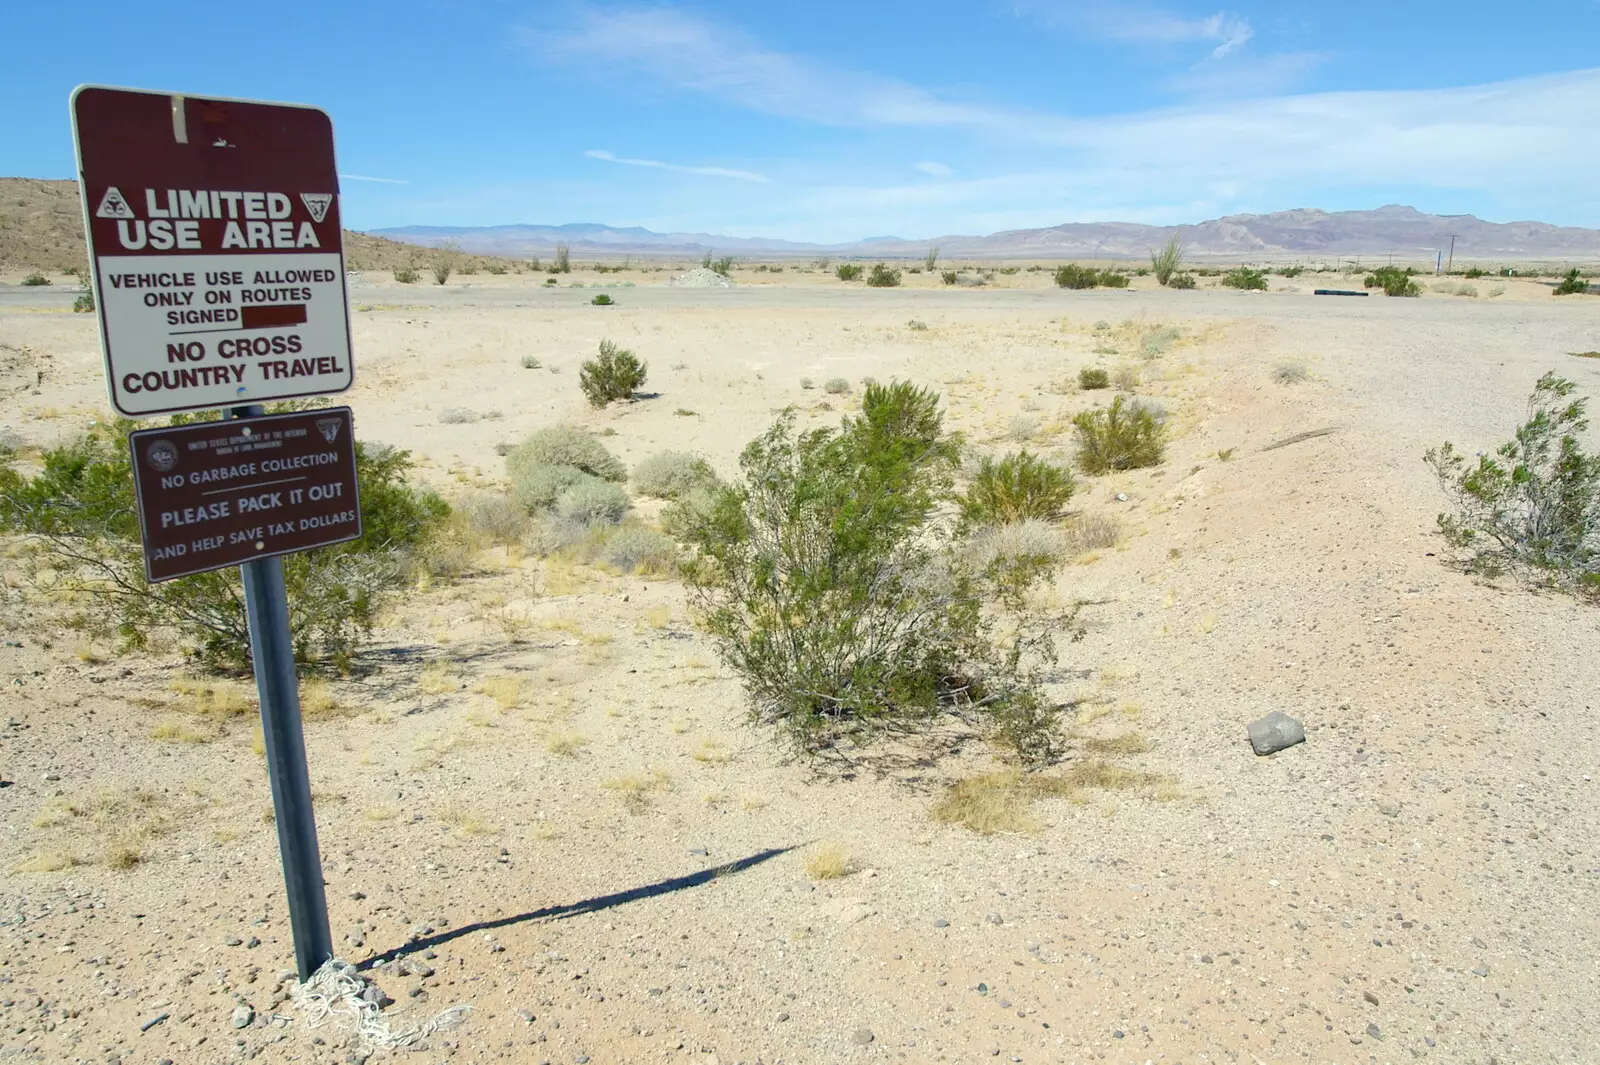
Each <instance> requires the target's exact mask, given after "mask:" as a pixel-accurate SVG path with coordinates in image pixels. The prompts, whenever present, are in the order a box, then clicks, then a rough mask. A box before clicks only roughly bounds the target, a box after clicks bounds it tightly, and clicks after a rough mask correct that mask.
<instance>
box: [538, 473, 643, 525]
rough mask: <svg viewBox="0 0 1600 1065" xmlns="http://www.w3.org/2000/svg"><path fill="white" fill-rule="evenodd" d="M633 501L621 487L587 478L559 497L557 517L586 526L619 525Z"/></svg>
mask: <svg viewBox="0 0 1600 1065" xmlns="http://www.w3.org/2000/svg"><path fill="white" fill-rule="evenodd" d="M632 505H633V501H632V500H630V499H629V498H628V490H627V489H625V488H623V487H622V486H621V485H620V484H613V483H612V482H610V481H601V480H597V479H595V478H593V477H584V478H582V479H580V480H578V481H576V482H574V483H573V484H572V485H571V486H570V487H568V488H566V489H565V490H563V491H562V493H561V494H560V495H559V496H557V497H556V505H555V507H554V510H555V514H556V516H557V517H559V518H565V519H566V520H567V521H573V522H579V523H581V524H583V525H591V526H592V525H615V524H617V523H618V522H620V521H621V520H622V516H623V515H624V514H626V513H627V512H628V508H629V507H631V506H632Z"/></svg>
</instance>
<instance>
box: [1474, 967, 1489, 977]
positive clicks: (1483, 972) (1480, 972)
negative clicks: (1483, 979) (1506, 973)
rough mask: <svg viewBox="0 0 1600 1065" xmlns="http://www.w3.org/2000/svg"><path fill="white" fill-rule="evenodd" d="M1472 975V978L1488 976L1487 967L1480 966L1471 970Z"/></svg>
mask: <svg viewBox="0 0 1600 1065" xmlns="http://www.w3.org/2000/svg"><path fill="white" fill-rule="evenodd" d="M1472 975H1473V976H1488V975H1489V967H1488V966H1487V965H1480V966H1478V967H1477V968H1476V969H1474V970H1472Z"/></svg>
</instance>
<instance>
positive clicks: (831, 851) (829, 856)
mask: <svg viewBox="0 0 1600 1065" xmlns="http://www.w3.org/2000/svg"><path fill="white" fill-rule="evenodd" d="M855 871H856V860H855V855H853V854H851V853H850V849H849V848H848V847H846V846H845V845H844V844H842V843H837V842H834V841H832V840H825V841H824V842H823V843H821V844H820V845H819V846H818V847H817V849H816V850H814V851H812V852H811V854H810V856H808V857H807V858H806V875H807V876H809V877H811V879H813V880H837V879H839V878H840V877H843V876H849V875H850V874H851V873H853V872H855Z"/></svg>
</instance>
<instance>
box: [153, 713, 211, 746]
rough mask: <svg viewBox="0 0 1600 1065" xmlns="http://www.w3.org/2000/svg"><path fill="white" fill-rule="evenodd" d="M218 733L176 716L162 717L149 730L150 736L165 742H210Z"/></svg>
mask: <svg viewBox="0 0 1600 1065" xmlns="http://www.w3.org/2000/svg"><path fill="white" fill-rule="evenodd" d="M217 736H218V733H217V731H216V730H214V729H209V728H196V727H194V726H193V725H190V724H189V723H188V722H186V721H182V720H180V719H178V718H173V717H169V718H163V719H162V720H160V721H158V722H156V725H155V727H154V728H152V729H151V730H150V738H151V739H153V740H162V741H164V742H166V743H210V742H211V741H212V740H214V739H216V738H217Z"/></svg>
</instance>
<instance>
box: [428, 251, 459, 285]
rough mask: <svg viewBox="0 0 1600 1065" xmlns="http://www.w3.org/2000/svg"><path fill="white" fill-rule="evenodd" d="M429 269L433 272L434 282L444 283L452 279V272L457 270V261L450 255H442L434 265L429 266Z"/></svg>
mask: <svg viewBox="0 0 1600 1065" xmlns="http://www.w3.org/2000/svg"><path fill="white" fill-rule="evenodd" d="M429 270H430V272H432V274H433V283H434V284H435V285H442V284H444V283H445V282H446V281H448V280H450V274H451V273H452V272H453V271H454V270H455V263H453V262H452V261H451V260H450V258H449V257H447V256H444V255H441V256H440V257H439V258H437V259H435V260H434V261H433V265H432V266H430V267H429Z"/></svg>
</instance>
